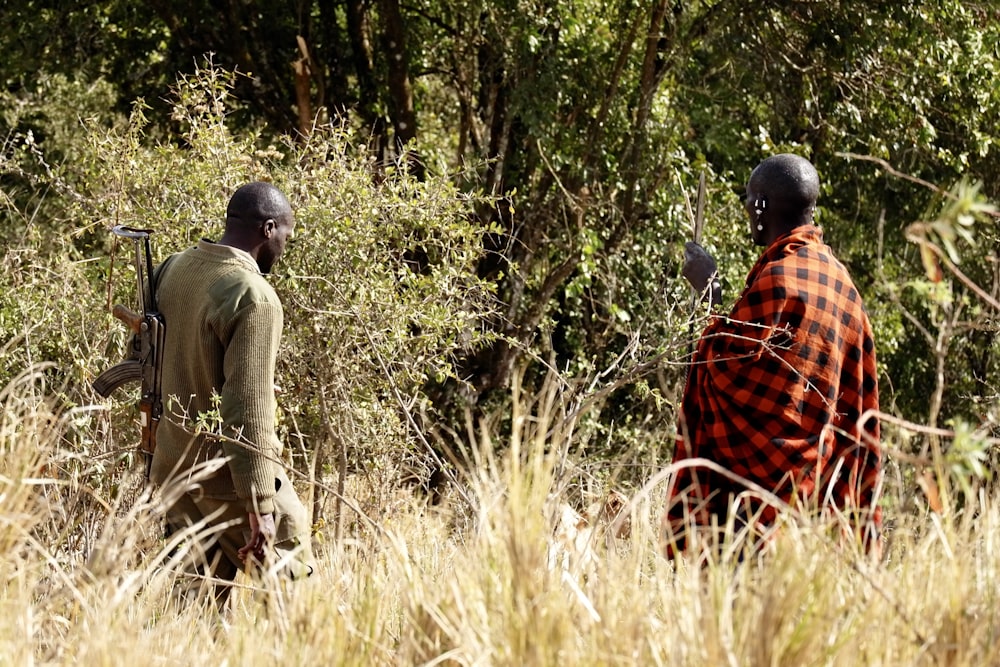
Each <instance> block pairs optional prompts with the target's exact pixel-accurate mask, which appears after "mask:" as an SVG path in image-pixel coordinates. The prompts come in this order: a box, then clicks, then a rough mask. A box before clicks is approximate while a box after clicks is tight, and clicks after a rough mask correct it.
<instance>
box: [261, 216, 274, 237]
mask: <svg viewBox="0 0 1000 667" xmlns="http://www.w3.org/2000/svg"><path fill="white" fill-rule="evenodd" d="M277 226H278V224H277V223H276V222H275V221H274V218H268V219H267V220H265V221H264V224H262V225H261V226H260V228H261V231H263V232H264V238H266V239H269V238H271V234H273V233H274V229H275V227H277Z"/></svg>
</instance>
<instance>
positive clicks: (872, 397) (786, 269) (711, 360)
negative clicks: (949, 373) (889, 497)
mask: <svg viewBox="0 0 1000 667" xmlns="http://www.w3.org/2000/svg"><path fill="white" fill-rule="evenodd" d="M877 387H878V384H877V376H876V368H875V354H874V340H873V337H872V330H871V324H870V322H869V320H868V316H867V314H866V312H865V310H864V307H863V305H862V300H861V297H860V295H859V294H858V291H857V289H856V288H855V286H854V283H853V281H852V280H851V278H850V276H849V275H848V273H847V271H846V269H845V268H844V267H843V265H842V264H841V263H840V262H839V261H838V260H837V259H836V258H835V257H834V256H833V254H832V252H831V251H830V249H829V247H828V246H826V245H825V243H824V242H823V235H822V231H821V230H820V229H819V228H818V227H816V226H814V225H803V226H801V227H798V228H796V229H794V230H793V231H792V232H791V233H790V234H789V235H787V236H784V237H782V238H780V239H778V240H777V241H775V242H774V243H773V244H772V245H771V246H770V247H768V248H767V249H766V250H765V252H764V254H763V255H762V256H761V257H760V259H759V260H758V261H757V263H756V264H755V265H754V267H753V269H752V270H751V271H750V274H749V275H748V277H747V282H746V287H745V289H744V291H743V293H742V294H741V295H740V297H739V299H738V300H737V301H736V303H735V305H734V306H733V309H732V311H731V312H730V313H729V315H728V316H723V315H713V316H712V317H711V321H710V322H709V324H708V326H707V327H706V329H705V331H704V332H703V334H702V336H701V338H700V340H699V342H698V346H697V349H696V351H695V353H694V356H693V358H692V360H691V366H690V370H689V375H688V380H687V384H686V386H685V390H684V395H683V400H682V404H681V414H680V419H679V424H678V436H677V444H676V452H675V455H674V461H675V462H679V461H684V460H688V459H693V458H704V459H708V460H710V461H713V462H715V463H717V464H719V466H721V467H722V468H724V469H726V470H728V471H729V472H731V473H732V474H733V475H734V476H737V477H739V478H743V479H746V480H748V481H750V482H752V483H755V484H758V485H760V486H761V487H763V488H764V489H765V490H767V491H769V492H772V493H773V494H774V495H776V496H777V497H778V498H780V500H781V501H782V502H783V503H787V504H789V505H792V506H795V507H797V508H801V509H806V510H808V511H816V510H820V511H822V510H823V509H831V508H836V509H838V510H840V511H842V512H845V513H847V515H848V517H849V518H850V519H851V520H852V524H853V525H854V526H855V527H856V528H857V529H859V530H862V531H864V533H865V534H866V535H867V537H866V538H865V539H871V538H872V537H873V536H875V535H877V534H878V532H879V531H880V528H881V520H882V518H881V511H880V510H879V508H878V507H877V506H876V502H877V498H876V494H877V489H878V487H879V476H880V474H881V448H880V445H879V422H878V419H877V417H876V416H874V415H869V416H867V418H866V419H865V421H864V422H863V423H862V421H861V420H862V417H863V416H866V413H867V412H868V411H869V410H877V409H878V389H877ZM741 494H742V495H741ZM734 498H736V499H737V501H736V502H735V503H734V501H733V499H734ZM732 512H735V513H736V515H737V516H736V517H735V518H736V520H737V521H740V522H743V523H747V522H752V523H757V524H763V525H768V524H771V523H772V522H773V521H774V520H775V518H776V515H777V512H778V508H776V507H775V506H774V504H773V503H771V502H766V501H765V500H763V499H762V498H761V497H760V494H754V493H747V486H746V485H745V484H743V483H741V482H740V481H736V480H733V479H729V478H727V477H726V476H723V475H720V474H718V473H715V472H712V471H710V470H707V469H704V468H699V467H697V466H694V467H690V468H685V469H682V470H679V471H678V472H677V474H676V475H675V476H674V477H673V479H672V483H671V486H670V489H669V490H668V496H667V510H666V513H665V516H664V530H665V532H666V539H667V541H668V543H669V544H672V545H673V547H672V548H675V549H683V548H684V536H685V528H687V527H689V526H690V525H692V524H693V525H700V526H708V525H710V524H711V523H712V521H713V515H714V520H715V521H717V522H718V524H719V525H724V524H725V522H726V520H727V519H730V518H733V517H731V516H730V514H731V513H732ZM668 551H669V549H668Z"/></svg>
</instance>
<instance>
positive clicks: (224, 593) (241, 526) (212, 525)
mask: <svg viewBox="0 0 1000 667" xmlns="http://www.w3.org/2000/svg"><path fill="white" fill-rule="evenodd" d="M275 481H276V486H277V487H278V491H277V494H276V495H275V497H274V523H275V528H276V534H275V541H274V544H273V545H272V548H271V553H270V554H269V555H268V558H267V559H266V562H265V563H263V564H257V563H253V564H250V565H248V564H247V563H249V561H247V563H245V562H244V561H242V560H240V557H239V555H238V553H237V552H238V551H239V549H240V548H242V547H243V546H244V545H245V544H246V543H247V541H248V540H249V538H250V523H249V520H248V518H247V512H246V509H245V506H244V503H243V502H242V501H235V502H234V501H231V500H223V499H219V498H208V497H205V496H204V495H202V494H200V492H199V491H197V490H196V491H193V492H191V493H185V494H182V495H181V496H180V498H179V499H178V500H177V502H176V503H175V504H174V505H173V506H172V507H170V509H168V510H167V512H166V522H165V523H166V536H167V538H168V539H169V538H170V537H171V536H174V535H176V534H178V533H180V532H181V531H188V532H189V536H188V538H187V539H185V540H184V541H183V542H181V544H180V545H178V546H179V549H185V550H186V553H184V555H183V556H182V558H181V559H180V572H179V576H178V579H177V582H176V584H175V586H174V596H175V598H177V601H178V602H181V603H184V604H186V603H190V602H192V601H194V600H195V599H197V597H198V595H199V593H211V594H212V595H213V596H214V598H215V601H216V604H217V605H218V607H219V608H220V609H221V608H222V606H223V605H224V604H225V603H226V601H227V600H228V599H229V593H230V591H231V587H230V586H229V585H228V583H231V582H233V580H235V579H236V575H237V574H238V573H239V572H240V571H241V570H244V571H246V572H247V573H248V574H249V575H250V576H251V577H252V579H253V580H254V581H256V582H258V583H263V582H265V581H266V580H267V579H268V578H274V577H275V576H277V577H281V578H285V579H292V580H297V579H304V578H306V577H308V576H309V575H311V574H312V573H313V570H314V569H315V567H314V562H313V555H312V549H311V546H310V526H309V520H308V513H307V512H306V508H305V506H303V504H302V501H301V500H299V497H298V495H297V494H296V493H295V489H294V488H293V487H292V483H291V482H290V481H289V480H288V477H287V476H286V475H285V473H284V471H281V472H280V473H279V477H278V479H277V480H275Z"/></svg>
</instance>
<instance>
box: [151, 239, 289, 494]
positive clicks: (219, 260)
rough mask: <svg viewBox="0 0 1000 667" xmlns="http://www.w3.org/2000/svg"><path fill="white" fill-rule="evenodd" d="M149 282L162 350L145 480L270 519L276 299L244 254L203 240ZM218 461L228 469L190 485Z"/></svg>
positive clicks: (278, 325)
mask: <svg viewBox="0 0 1000 667" xmlns="http://www.w3.org/2000/svg"><path fill="white" fill-rule="evenodd" d="M155 279H156V281H157V283H156V284H157V305H158V307H159V309H160V312H161V313H162V314H163V318H164V321H165V322H166V343H165V346H164V355H163V356H164V365H163V384H162V394H163V397H164V416H163V419H162V421H161V422H160V427H159V430H158V432H157V447H156V453H155V455H154V456H153V465H152V470H151V475H150V476H151V479H152V481H153V482H156V483H158V484H163V483H164V482H166V481H168V480H169V479H177V478H180V479H187V478H193V479H196V480H197V481H198V484H199V485H200V486H201V487H202V490H203V492H204V494H205V495H206V496H208V497H212V498H221V499H231V500H237V499H238V500H241V501H243V502H244V504H245V505H246V509H247V511H248V512H249V511H256V512H260V513H268V512H272V511H274V505H273V498H274V494H275V480H276V475H275V473H276V470H275V467H274V466H275V463H273V462H272V461H270V460H269V458H275V457H277V456H278V455H279V454H280V452H281V442H280V441H279V440H278V438H277V436H276V435H275V413H276V410H277V402H276V400H275V396H274V369H275V362H276V358H277V352H278V345H279V343H280V340H281V329H282V324H283V312H282V308H281V301H280V300H279V299H278V295H277V294H276V293H275V291H274V288H272V287H271V285H269V284H268V282H267V280H266V279H265V278H264V276H263V275H261V274H260V271H259V270H258V268H257V264H256V262H255V261H254V259H253V258H252V257H251V256H250V255H249V254H248V253H246V252H244V251H242V250H238V249H236V248H232V247H229V246H224V245H217V244H215V243H212V242H210V241H205V240H203V241H200V242H199V243H198V245H197V246H195V247H193V248H190V249H188V250H185V251H184V252H181V253H178V254H176V255H173V256H172V257H171V258H169V259H168V261H167V262H164V264H162V265H161V266H160V267H158V269H157V271H156V272H155ZM214 413H217V416H216V414H214ZM199 421H200V422H201V425H200V427H198V422H199ZM196 432H197V434H195V433H196ZM216 434H221V435H223V436H225V437H223V438H218V437H214V435H216ZM220 458H227V459H228V463H227V464H224V465H218V466H217V469H216V470H215V472H212V473H210V474H209V475H208V476H207V477H203V472H198V473H196V476H194V477H192V473H193V472H194V471H195V469H196V467H197V466H199V464H203V463H206V462H209V461H212V460H213V459H220Z"/></svg>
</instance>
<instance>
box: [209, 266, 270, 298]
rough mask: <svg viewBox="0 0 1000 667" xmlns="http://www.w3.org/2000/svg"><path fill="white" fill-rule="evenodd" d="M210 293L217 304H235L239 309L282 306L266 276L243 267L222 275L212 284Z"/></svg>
mask: <svg viewBox="0 0 1000 667" xmlns="http://www.w3.org/2000/svg"><path fill="white" fill-rule="evenodd" d="M209 293H210V294H211V296H212V298H213V300H215V301H217V302H228V303H235V304H238V307H244V306H248V305H251V304H270V305H275V306H279V307H280V306H281V301H280V300H279V299H278V295H277V293H276V292H275V291H274V288H273V287H271V284H270V283H268V282H267V279H266V278H264V276H262V275H261V274H259V273H253V272H251V271H247V270H245V269H243V268H241V267H232V270H230V271H226V272H224V273H223V274H222V275H220V276H219V277H218V278H217V279H216V280H215V281H214V282H213V283H212V286H211V287H210V288H209Z"/></svg>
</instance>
